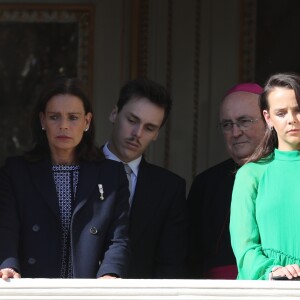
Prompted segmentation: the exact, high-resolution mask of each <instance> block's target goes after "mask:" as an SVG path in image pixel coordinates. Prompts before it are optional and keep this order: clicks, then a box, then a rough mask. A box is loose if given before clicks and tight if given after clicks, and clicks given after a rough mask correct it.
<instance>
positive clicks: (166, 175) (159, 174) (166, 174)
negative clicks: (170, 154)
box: [139, 160, 185, 184]
mask: <svg viewBox="0 0 300 300" xmlns="http://www.w3.org/2000/svg"><path fill="white" fill-rule="evenodd" d="M139 172H140V173H141V174H142V173H146V174H147V175H150V176H151V177H152V178H153V179H154V180H156V181H161V180H164V182H166V181H169V182H177V183H181V184H185V180H184V179H183V178H182V177H181V176H179V175H177V174H176V173H174V172H172V171H170V170H168V169H165V168H163V167H160V166H157V165H154V164H151V163H149V162H146V161H145V160H142V162H141V164H140V170H139Z"/></svg>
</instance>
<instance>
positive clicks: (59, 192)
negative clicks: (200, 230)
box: [0, 77, 129, 279]
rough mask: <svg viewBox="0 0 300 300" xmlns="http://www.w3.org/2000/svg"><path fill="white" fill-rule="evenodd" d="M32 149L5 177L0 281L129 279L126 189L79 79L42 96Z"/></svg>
mask: <svg viewBox="0 0 300 300" xmlns="http://www.w3.org/2000/svg"><path fill="white" fill-rule="evenodd" d="M32 132H33V137H34V142H35V144H34V147H33V149H32V150H31V151H29V152H28V153H26V155H24V156H19V157H11V158H8V159H7V160H6V163H5V164H4V166H3V167H2V168H1V170H0V240H1V246H0V277H2V278H3V279H6V278H19V277H31V278H41V277H43V278H99V277H108V278H115V277H124V276H125V275H126V271H127V265H128V255H129V250H128V238H127V237H128V232H127V231H128V209H129V205H128V198H129V191H128V183H127V178H126V175H125V172H124V168H123V166H122V165H121V164H120V163H116V162H113V161H110V160H104V159H103V157H102V156H101V155H102V154H101V153H102V152H101V151H99V150H98V149H97V148H96V146H95V144H94V136H95V132H94V123H93V118H92V108H91V105H90V102H89V100H88V98H87V96H86V94H85V93H84V90H83V88H82V86H81V83H80V82H79V80H77V79H69V78H66V77H60V78H57V79H56V80H55V81H54V82H53V83H51V84H50V85H49V86H48V87H47V88H46V89H45V90H44V91H43V92H42V94H41V96H40V98H39V101H38V103H37V106H36V109H35V112H34V118H33V122H32Z"/></svg>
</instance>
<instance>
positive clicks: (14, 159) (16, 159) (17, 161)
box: [2, 156, 29, 168]
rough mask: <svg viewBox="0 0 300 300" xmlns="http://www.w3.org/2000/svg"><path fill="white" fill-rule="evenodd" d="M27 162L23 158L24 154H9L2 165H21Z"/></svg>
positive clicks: (5, 166) (7, 166) (8, 166)
mask: <svg viewBox="0 0 300 300" xmlns="http://www.w3.org/2000/svg"><path fill="white" fill-rule="evenodd" d="M26 164H29V162H28V161H27V160H26V159H25V157H24V156H10V157H8V158H6V160H5V162H4V164H3V166H2V167H4V168H13V167H21V166H24V165H26Z"/></svg>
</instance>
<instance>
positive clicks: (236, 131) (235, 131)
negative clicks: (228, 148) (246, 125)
mask: <svg viewBox="0 0 300 300" xmlns="http://www.w3.org/2000/svg"><path fill="white" fill-rule="evenodd" d="M242 134H243V131H242V130H241V128H240V126H239V125H238V124H236V123H233V124H232V135H233V136H234V137H237V136H240V135H242Z"/></svg>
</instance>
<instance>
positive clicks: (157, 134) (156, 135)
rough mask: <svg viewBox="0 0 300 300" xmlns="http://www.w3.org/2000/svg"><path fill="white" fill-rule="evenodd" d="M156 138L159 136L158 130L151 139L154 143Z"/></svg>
mask: <svg viewBox="0 0 300 300" xmlns="http://www.w3.org/2000/svg"><path fill="white" fill-rule="evenodd" d="M158 136H159V130H158V131H157V132H156V134H155V136H154V137H153V139H152V141H156V140H157V138H158Z"/></svg>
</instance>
